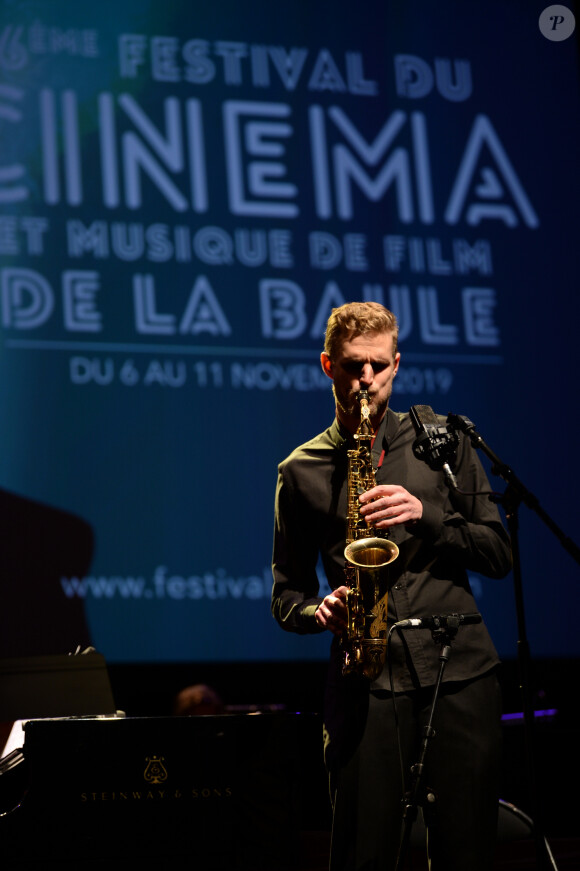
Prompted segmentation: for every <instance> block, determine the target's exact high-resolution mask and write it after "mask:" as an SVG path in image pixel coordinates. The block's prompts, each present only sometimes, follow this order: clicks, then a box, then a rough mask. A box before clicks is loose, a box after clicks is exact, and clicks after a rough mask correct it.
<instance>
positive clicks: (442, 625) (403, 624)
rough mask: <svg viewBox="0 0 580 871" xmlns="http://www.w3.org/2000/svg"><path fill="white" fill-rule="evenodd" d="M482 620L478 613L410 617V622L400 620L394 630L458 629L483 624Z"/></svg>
mask: <svg viewBox="0 0 580 871" xmlns="http://www.w3.org/2000/svg"><path fill="white" fill-rule="evenodd" d="M481 620H482V617H481V614H480V613H479V612H477V611H475V612H474V613H472V614H433V616H431V617H410V618H409V619H408V620H399V622H398V623H395V624H394V625H393V629H411V628H414V629H446V628H449V629H458V628H459V627H460V626H468V625H469V624H470V623H481Z"/></svg>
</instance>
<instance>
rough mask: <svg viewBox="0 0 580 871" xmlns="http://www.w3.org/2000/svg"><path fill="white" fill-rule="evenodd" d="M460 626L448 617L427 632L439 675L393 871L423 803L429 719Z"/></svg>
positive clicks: (430, 730)
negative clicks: (436, 650)
mask: <svg viewBox="0 0 580 871" xmlns="http://www.w3.org/2000/svg"><path fill="white" fill-rule="evenodd" d="M460 622H461V621H460V616H459V615H458V616H457V618H454V617H449V618H448V619H447V621H446V624H445V626H442V627H436V628H435V629H433V630H432V632H431V635H432V636H433V641H435V643H436V644H439V645H440V646H441V651H440V653H439V663H440V665H439V672H438V674H437V681H436V683H435V689H434V691H433V698H432V700H431V708H430V709H429V719H428V721H427V725H426V726H425V728H424V729H423V740H422V741H421V747H420V752H419V761H418V762H417V763H415V765H413V766H412V767H411V788H410V789H409V790H408V791H407V792H406V794H405V799H404V803H403V829H402V834H401V841H400V844H399V852H398V855H397V864H396V865H395V871H399V869H400V868H402V867H403V861H404V859H405V856H406V854H407V850H408V848H409V843H410V840H411V829H412V828H413V823H414V822H415V820H416V819H417V811H418V808H419V805H422V803H423V802H422V800H419V794H420V789H421V777H422V776H423V770H424V768H425V758H426V756H427V749H428V746H429V741H430V739H431V738H434V737H435V729H434V728H433V716H434V714H435V706H436V704H437V699H438V697H439V689H440V687H441V681H442V680H443V672H444V671H445V666H446V665H447V662H448V660H449V657H450V655H451V641H452V639H453V638H455V636H456V635H457V630H458V629H459V626H460ZM426 798H427V801H433V800H434V796H432V795H431V794H429V793H427V794H426Z"/></svg>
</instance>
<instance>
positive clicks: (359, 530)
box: [342, 390, 399, 681]
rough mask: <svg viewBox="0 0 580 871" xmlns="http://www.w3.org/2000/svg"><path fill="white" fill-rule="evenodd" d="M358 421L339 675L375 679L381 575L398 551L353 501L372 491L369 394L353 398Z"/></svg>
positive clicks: (351, 458) (351, 454)
mask: <svg viewBox="0 0 580 871" xmlns="http://www.w3.org/2000/svg"><path fill="white" fill-rule="evenodd" d="M357 399H358V401H359V403H360V410H361V419H360V424H359V426H358V429H357V431H356V433H355V434H354V439H355V443H356V447H354V448H353V449H352V450H349V451H347V457H348V472H347V500H348V505H347V537H346V542H347V544H346V548H345V550H344V558H345V568H344V572H345V583H346V587H347V598H346V606H347V614H348V618H347V628H346V632H345V636H344V638H343V654H344V658H343V667H342V673H343V675H347V674H352V673H357V674H361V675H364V676H365V677H366V678H368V679H369V680H371V681H372V680H375V679H376V678H377V677H378V676H379V674H380V673H381V671H382V669H383V665H384V662H385V655H386V652H387V596H388V590H387V573H386V571H385V567H386V566H387V565H388V564H389V563H391V562H393V560H396V559H397V557H398V555H399V548H398V547H397V545H396V544H395V543H394V542H393V541H389V539H388V538H386V537H382V536H381V533H380V532H377V531H375V530H374V529H373V528H372V527H369V526H368V524H367V522H366V521H365V520H364V518H363V517H361V514H360V502H359V498H358V497H359V496H360V495H361V493H364V492H366V491H367V490H370V489H371V488H372V487H374V486H375V472H374V469H373V464H372V442H373V429H372V426H371V422H370V411H369V395H368V392H367V391H366V390H361V391H360V392H359V393H358V394H357Z"/></svg>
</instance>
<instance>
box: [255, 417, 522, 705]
mask: <svg viewBox="0 0 580 871" xmlns="http://www.w3.org/2000/svg"><path fill="white" fill-rule="evenodd" d="M441 421H442V422H444V420H443V419H441ZM415 438H416V433H415V430H414V428H413V425H412V423H411V420H410V417H409V415H408V414H406V413H405V414H402V413H401V414H398V413H395V412H393V411H391V410H390V409H389V410H388V411H387V418H386V425H385V427H384V436H383V442H382V448H384V450H385V455H384V461H383V462H382V465H381V466H380V468H378V469H377V471H376V483H377V484H389V483H390V484H400V485H402V486H403V487H405V488H406V489H407V490H408V491H409V492H410V493H412V494H413V495H414V496H416V497H417V498H419V499H420V500H421V502H422V504H423V516H422V518H421V520H419V521H417V522H416V523H414V524H413V525H410V526H408V527H405V526H395V527H394V528H392V529H391V530H390V538H391V539H392V540H393V541H394V542H395V543H396V544H397V545H398V547H399V551H400V553H399V556H398V558H397V559H396V560H395V561H394V562H393V563H391V565H390V566H389V568H388V571H389V595H388V618H389V623H391V622H394V621H396V620H397V621H398V620H404V619H406V618H409V617H424V616H429V615H432V614H452V613H469V612H474V611H477V606H476V604H475V601H474V598H473V594H472V592H471V588H470V586H469V581H468V577H467V571H468V570H469V571H473V572H477V573H480V574H483V575H487V576H489V577H492V578H501V577H503V576H504V575H506V574H507V572H508V571H509V570H510V568H511V551H510V543H509V537H508V535H507V532H506V531H505V529H504V527H503V524H502V522H501V519H500V516H499V512H498V510H497V507H496V506H495V504H494V503H492V502H491V501H490V500H489V499H488V498H487V496H485V495H483V496H481V495H479V496H474V495H462V494H461V493H458V492H456V491H453V490H450V489H449V488H448V486H447V484H446V482H445V480H444V476H443V473H442V472H440V471H433V470H432V469H431V468H429V466H428V465H427V464H426V463H424V462H423V461H422V460H419V459H417V458H416V457H415V455H414V454H413V450H412V446H413V442H414V440H415ZM349 440H350V436H349V434H348V433H347V432H346V431H345V430H343V429H342V428H341V426H340V424H339V423H338V422H337V421H336V420H335V421H334V422H333V424H332V425H331V426H330V427H329V428H328V429H327V430H325V431H324V432H323V433H321V434H320V435H318V436H316V437H315V438H313V439H312V440H311V441H309V442H306V443H305V444H303V445H301V446H300V447H298V448H296V450H294V451H293V452H292V453H291V454H290V456H289V457H287V458H286V459H285V460H284V461H283V462H282V463H280V466H279V468H278V486H277V490H276V513H275V531H274V555H273V574H274V586H273V591H272V613H273V614H274V617H275V618H276V620H277V621H278V623H279V624H280V625H281V626H282V628H284V629H287V630H288V631H291V632H298V633H310V632H320V631H323V630H321V629H320V627H319V626H318V624H317V623H316V620H315V617H314V614H315V611H316V609H317V607H318V605H319V604H320V602H321V601H322V597H321V596H320V595H319V581H318V577H317V573H316V567H317V564H318V562H319V556H320V558H321V559H322V564H323V566H324V570H325V573H326V576H327V579H328V582H329V584H330V587H331V589H336V588H337V587H339V586H341V585H342V584H344V582H345V579H344V547H345V539H346V533H347V527H346V502H347V493H346V490H347V484H346V477H347V450H348V448H349V447H350V446H351V444H349ZM452 467H453V471H454V474H455V477H456V480H457V483H458V487H459V489H460V490H461V491H463V492H464V493H475V492H481V491H486V492H489V490H490V486H489V482H488V480H487V476H486V475H485V472H484V470H483V468H482V466H481V463H480V461H479V458H478V457H477V455H476V452H475V450H474V448H473V447H472V445H471V442H470V441H469V439H466V438H465V437H462V436H460V442H459V445H458V449H457V457H456V460H455V461H454V462H453V464H452ZM452 647H453V653H452V656H451V658H450V660H449V663H448V664H447V666H446V669H445V680H448V681H450V680H454V681H458V680H466V679H468V678H472V677H476V676H477V675H480V674H483V673H485V672H486V671H488V670H489V669H491V668H492V667H493V666H494V665H496V664H497V663H498V661H499V660H498V656H497V653H496V651H495V648H494V646H493V643H492V641H491V638H490V636H489V633H488V631H487V629H486V627H485V626H484V624H483V623H480V624H476V625H469V626H462V627H460V628H459V631H458V633H457V636H456V638H455V640H454V642H453V645H452ZM333 651H334V654H335V655H337V656H338V655H340V650H339V645H338V642H337V640H336V639H335V640H334V642H333ZM390 653H391V655H390V664H391V668H392V671H393V680H394V689H395V690H409V689H413V688H417V687H419V686H429V685H432V684H433V683H434V682H435V680H436V677H437V672H438V668H439V662H438V649H437V648H436V647H435V646H434V643H433V638H432V635H431V632H429V631H428V630H426V629H410V630H407V631H405V633H404V634H403V633H397V632H395V633H393V639H392V649H391V651H390ZM376 686H377V687H385V688H389V687H390V685H389V683H388V676H387V669H386V668H385V669H384V670H383V674H382V675H381V676H380V677H379V678H378V680H377V682H376Z"/></svg>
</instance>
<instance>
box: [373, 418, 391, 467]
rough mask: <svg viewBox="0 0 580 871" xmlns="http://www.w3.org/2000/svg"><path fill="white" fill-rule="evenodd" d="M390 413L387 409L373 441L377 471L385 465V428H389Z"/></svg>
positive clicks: (374, 461) (374, 464) (374, 463)
mask: <svg viewBox="0 0 580 871" xmlns="http://www.w3.org/2000/svg"><path fill="white" fill-rule="evenodd" d="M388 414H389V409H387V410H386V411H385V414H384V415H383V419H382V420H381V422H380V424H379V428H378V429H377V431H376V433H375V435H374V438H373V442H372V458H373V468H374V470H375V471H377V470H378V469H380V468H381V466H382V465H383V460H384V459H385V450H386V447H385V430H386V428H387V417H388Z"/></svg>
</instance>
